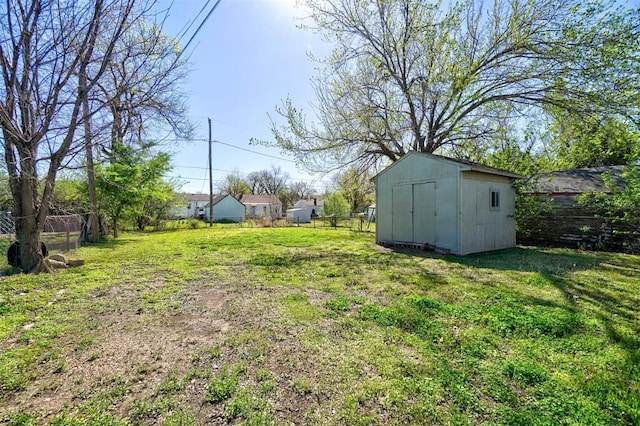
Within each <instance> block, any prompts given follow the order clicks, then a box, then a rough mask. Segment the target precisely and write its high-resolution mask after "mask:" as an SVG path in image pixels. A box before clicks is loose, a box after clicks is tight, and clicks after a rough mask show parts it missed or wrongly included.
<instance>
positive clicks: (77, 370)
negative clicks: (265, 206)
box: [0, 283, 237, 418]
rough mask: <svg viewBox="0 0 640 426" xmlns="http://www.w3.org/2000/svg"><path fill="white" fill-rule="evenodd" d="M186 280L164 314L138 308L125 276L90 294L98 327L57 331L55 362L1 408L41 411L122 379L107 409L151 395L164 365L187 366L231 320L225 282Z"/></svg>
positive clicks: (167, 368)
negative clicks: (118, 396) (118, 397)
mask: <svg viewBox="0 0 640 426" xmlns="http://www.w3.org/2000/svg"><path fill="white" fill-rule="evenodd" d="M155 285H158V286H160V285H162V283H156V284H155ZM189 287H190V288H188V289H185V294H188V296H187V297H184V301H183V304H182V308H181V309H179V310H178V312H171V313H169V314H167V313H162V314H156V313H153V312H150V313H147V312H144V310H143V311H141V310H140V303H139V301H138V300H137V296H136V294H137V291H136V289H135V286H134V285H133V284H131V283H125V284H123V285H120V286H116V287H113V288H111V289H110V290H109V291H108V292H106V293H103V294H100V295H97V296H95V298H94V300H93V301H92V303H91V306H89V307H88V309H90V310H92V311H93V312H89V315H91V317H92V318H93V319H94V322H95V324H98V326H97V329H95V330H91V331H88V332H87V333H86V334H85V335H83V336H77V335H74V336H64V337H62V338H61V341H60V343H59V345H57V346H58V347H59V348H62V353H61V354H59V355H58V356H57V357H56V361H55V363H57V365H58V367H57V368H56V367H53V369H49V371H48V372H46V373H45V374H41V375H39V377H38V378H37V379H36V380H35V381H34V382H32V383H31V384H30V385H29V386H28V388H27V389H25V390H24V391H22V392H19V393H17V394H15V395H14V396H13V397H12V398H10V399H9V400H7V401H4V403H3V409H0V415H1V414H3V413H11V412H17V411H25V412H36V413H38V414H39V415H42V416H44V417H45V418H47V417H50V416H53V415H56V414H58V413H61V412H62V411H63V410H65V407H68V406H69V405H72V406H75V407H78V406H81V405H82V403H81V401H78V399H86V400H88V399H89V398H91V397H94V396H95V395H96V394H99V393H100V392H101V389H104V388H106V387H108V386H109V385H110V384H112V383H113V382H114V381H124V382H126V387H127V394H126V396H125V398H124V400H123V402H122V404H119V406H118V407H112V409H113V411H116V412H118V413H119V414H120V415H124V416H126V413H127V411H128V410H129V406H130V403H131V401H132V400H133V399H140V398H145V397H150V396H151V395H152V394H153V393H154V392H155V391H156V389H157V388H158V386H159V385H160V384H161V383H162V381H163V380H164V378H165V377H166V376H167V374H168V373H169V372H174V373H175V375H177V376H182V375H184V374H186V371H185V370H186V369H188V368H189V366H190V365H191V359H192V358H194V357H196V356H197V354H198V353H199V352H201V351H203V350H206V348H210V347H213V346H216V345H220V344H221V343H222V342H223V341H224V339H225V336H226V334H227V333H228V332H229V330H230V329H231V328H232V325H231V324H230V323H229V321H228V319H227V318H228V315H227V314H226V313H225V312H224V311H225V304H226V303H227V302H228V301H229V300H231V299H232V298H233V297H235V296H237V293H236V292H235V291H233V290H231V289H230V288H228V287H224V286H223V287H215V288H214V287H200V288H199V289H198V291H195V292H194V291H193V288H191V287H195V286H189ZM102 301H104V303H101V302H102ZM82 342H85V343H82ZM46 362H49V363H52V364H53V363H54V362H52V361H46ZM71 402H72V403H71ZM0 417H1V416H0Z"/></svg>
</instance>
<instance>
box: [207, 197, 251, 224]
mask: <svg viewBox="0 0 640 426" xmlns="http://www.w3.org/2000/svg"><path fill="white" fill-rule="evenodd" d="M209 210H210V209H209V203H207V204H206V205H205V206H204V219H206V220H209ZM244 219H245V210H244V205H243V204H242V203H241V202H240V201H238V200H237V199H235V198H234V197H232V196H231V195H229V194H224V195H218V196H216V197H214V199H213V220H214V222H217V221H229V222H244Z"/></svg>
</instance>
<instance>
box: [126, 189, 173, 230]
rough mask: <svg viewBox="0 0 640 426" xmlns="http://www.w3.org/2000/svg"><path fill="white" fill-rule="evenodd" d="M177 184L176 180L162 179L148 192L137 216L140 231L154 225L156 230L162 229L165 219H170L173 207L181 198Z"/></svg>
mask: <svg viewBox="0 0 640 426" xmlns="http://www.w3.org/2000/svg"><path fill="white" fill-rule="evenodd" d="M176 188H177V185H176V184H175V183H174V182H167V181H164V180H163V181H160V182H158V183H157V185H156V187H155V188H154V189H153V191H149V192H148V193H147V194H146V197H145V201H144V204H143V205H142V210H141V212H140V214H139V215H138V217H137V218H136V226H137V227H138V230H139V231H144V229H145V228H146V227H147V226H149V225H153V227H154V229H155V230H156V231H158V230H160V229H161V228H162V225H163V221H164V220H166V219H169V216H170V214H171V208H172V207H173V206H175V205H176V204H177V203H178V202H179V201H180V199H181V197H179V196H178V194H177V192H176Z"/></svg>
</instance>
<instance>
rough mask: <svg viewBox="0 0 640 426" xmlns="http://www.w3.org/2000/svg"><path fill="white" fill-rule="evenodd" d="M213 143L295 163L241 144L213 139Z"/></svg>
mask: <svg viewBox="0 0 640 426" xmlns="http://www.w3.org/2000/svg"><path fill="white" fill-rule="evenodd" d="M213 143H219V144H222V145H226V146H230V147H232V148H236V149H240V150H242V151H247V152H251V153H253V154H257V155H262V156H263V157H269V158H274V159H276V160H281V161H287V162H289V163H295V161H293V160H289V159H287V158H282V157H277V156H275V155H270V154H264V153H262V152H258V151H254V150H251V149H248V148H244V147H241V146H238V145H233V144H230V143H227V142H222V141H218V140H214V141H213Z"/></svg>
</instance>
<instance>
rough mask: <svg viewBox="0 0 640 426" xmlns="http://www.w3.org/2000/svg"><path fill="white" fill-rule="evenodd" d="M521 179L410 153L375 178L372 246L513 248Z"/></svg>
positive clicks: (457, 249) (464, 249) (471, 250)
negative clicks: (515, 183) (515, 185)
mask: <svg viewBox="0 0 640 426" xmlns="http://www.w3.org/2000/svg"><path fill="white" fill-rule="evenodd" d="M520 178H522V177H521V176H519V175H517V174H515V173H511V172H508V171H504V170H499V169H494V168H491V167H485V166H482V165H480V164H477V163H472V162H466V161H459V160H454V159H452V158H447V157H441V156H437V155H432V154H426V153H418V152H415V151H411V152H409V153H408V154H406V155H405V156H404V157H402V158H401V159H400V160H398V161H396V162H395V163H393V164H392V165H390V166H389V167H387V168H386V169H384V170H383V171H382V172H380V173H379V174H378V175H376V176H375V177H374V178H373V181H374V182H375V188H376V242H377V243H378V244H382V245H395V244H401V245H404V244H407V245H411V246H418V247H425V248H431V249H436V250H439V251H443V252H447V253H453V254H457V255H466V254H470V253H476V252H483V251H489V250H497V249H503V248H507V247H513V246H515V244H516V229H515V190H514V188H513V181H514V180H515V179H520Z"/></svg>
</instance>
